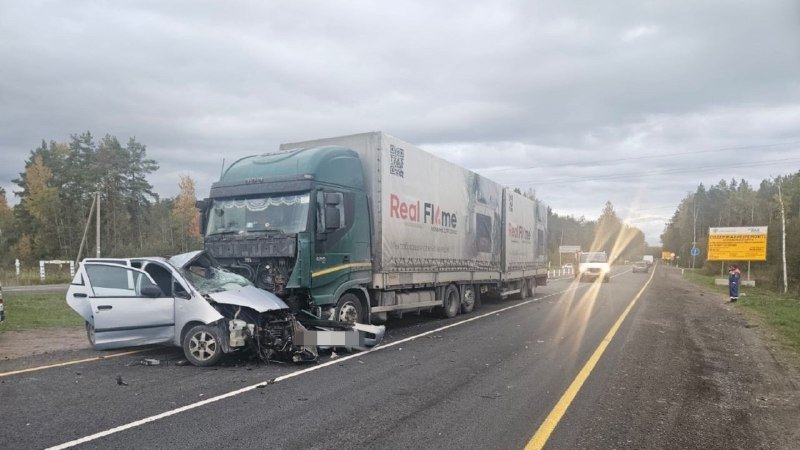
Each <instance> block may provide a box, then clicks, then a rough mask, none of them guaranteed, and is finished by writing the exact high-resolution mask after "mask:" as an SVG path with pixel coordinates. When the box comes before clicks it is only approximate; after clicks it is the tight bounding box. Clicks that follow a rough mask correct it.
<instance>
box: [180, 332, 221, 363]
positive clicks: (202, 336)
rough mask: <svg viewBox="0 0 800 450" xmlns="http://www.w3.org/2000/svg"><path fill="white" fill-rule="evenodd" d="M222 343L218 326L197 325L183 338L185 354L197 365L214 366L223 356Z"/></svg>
mask: <svg viewBox="0 0 800 450" xmlns="http://www.w3.org/2000/svg"><path fill="white" fill-rule="evenodd" d="M221 344H222V342H221V341H220V338H219V334H218V332H217V329H216V328H214V327H210V326H208V325H195V326H194V327H192V328H191V329H190V330H189V332H188V333H186V336H185V337H184V338H183V354H184V356H186V359H188V360H189V362H190V363H192V364H194V365H195V366H200V367H207V366H213V365H214V364H216V363H217V362H219V360H220V358H222V345H221Z"/></svg>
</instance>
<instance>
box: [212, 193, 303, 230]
mask: <svg viewBox="0 0 800 450" xmlns="http://www.w3.org/2000/svg"><path fill="white" fill-rule="evenodd" d="M308 203H309V194H308V193H305V194H299V195H274V196H266V197H252V198H242V199H227V200H215V201H214V203H213V204H212V206H211V211H210V213H209V216H208V227H207V228H206V235H214V234H229V233H237V234H244V233H249V232H257V231H268V230H276V231H281V232H283V233H287V234H293V233H298V232H301V231H305V229H306V226H307V223H308Z"/></svg>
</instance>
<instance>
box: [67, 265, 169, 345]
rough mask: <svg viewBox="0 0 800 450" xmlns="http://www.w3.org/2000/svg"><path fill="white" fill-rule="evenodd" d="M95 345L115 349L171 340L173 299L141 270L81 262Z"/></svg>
mask: <svg viewBox="0 0 800 450" xmlns="http://www.w3.org/2000/svg"><path fill="white" fill-rule="evenodd" d="M82 270H83V272H84V274H85V275H86V277H85V281H86V284H87V286H88V289H87V290H86V293H87V295H88V301H89V305H90V310H91V314H92V321H90V324H92V325H93V326H94V333H95V347H96V348H115V347H127V346H134V345H146V344H158V343H166V342H170V341H172V339H173V337H174V335H175V299H174V298H173V297H172V296H170V295H167V294H165V293H163V292H162V291H161V289H160V288H159V287H158V285H157V284H156V283H155V282H154V281H153V279H152V278H151V277H150V276H149V275H148V274H147V273H146V272H145V271H143V270H139V269H135V268H132V267H124V266H119V265H115V264H104V263H84V264H83V267H82Z"/></svg>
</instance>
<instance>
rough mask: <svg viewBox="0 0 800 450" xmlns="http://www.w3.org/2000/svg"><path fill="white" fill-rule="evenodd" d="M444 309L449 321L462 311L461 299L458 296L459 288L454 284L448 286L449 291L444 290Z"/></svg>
mask: <svg viewBox="0 0 800 450" xmlns="http://www.w3.org/2000/svg"><path fill="white" fill-rule="evenodd" d="M442 307H444V316H445V317H446V318H448V319H451V318H453V317H455V316H456V314H458V310H459V309H461V298H460V295H458V288H457V287H456V286H455V285H454V284H451V285H450V286H447V289H445V290H444V302H443V303H442Z"/></svg>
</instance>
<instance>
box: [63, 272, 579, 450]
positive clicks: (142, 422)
mask: <svg viewBox="0 0 800 450" xmlns="http://www.w3.org/2000/svg"><path fill="white" fill-rule="evenodd" d="M588 286H591V284H583V285H578V286H573V287H570V288H569V289H566V290H563V291H559V292H554V293H552V294H548V295H545V296H542V297H537V298H532V299H530V300H524V301H521V302H519V303H515V304H513V305H511V306H507V307H505V308H501V309H498V310H496V311H492V312H488V313H486V314H481V315H480V316H475V317H470V318H469V319H465V320H462V321H459V322H456V323H451V324H450V325H445V326H443V327H439V328H437V329H435V330H430V331H426V332H424V333H420V334H416V335H414V336H410V337H407V338H405V339H401V340H399V341H395V342H390V343H388V344H386V345H381V346H379V347H375V348H372V349H370V350H367V351H364V352H360V353H354V354H352V355H348V356H345V357H343V358H337V359H332V360H330V361H328V362H325V363H322V364H319V365H316V366H313V367H308V368H306V369H303V370H298V371H296V372H292V373H289V374H286V375H281V376H279V377H277V378H274V379H272V380H268V381H262V382H260V383H257V384H254V385H251V386H247V387H243V388H241V389H237V390H235V391H231V392H228V393H225V394H221V395H218V396H216V397H211V398H207V399H205V400H201V401H199V402H195V403H191V404H188V405H186V406H181V407H180V408H176V409H173V410H170V411H165V412H163V413H161V414H156V415H154V416H150V417H145V418H144V419H140V420H137V421H135V422H130V423H127V424H124V425H120V426H118V427H114V428H110V429H108V430H105V431H101V432H99V433H95V434H92V435H89V436H85V437H82V438H80V439H76V440H74V441H69V442H65V443H63V444H60V445H56V446H54V447H50V449H52V450H57V449H64V448H70V447H74V446H76V445H80V444H85V443H87V442H91V441H94V440H97V439H100V438H102V437H106V436H110V435H112V434H115V433H119V432H120V431H125V430H129V429H131V428H136V427H140V426H142V425H145V424H147V423H150V422H155V421H157V420H161V419H164V418H167V417H170V416H174V415H176V414H180V413H182V412H186V411H190V410H192V409H196V408H199V407H201V406H204V405H208V404H209V403H215V402H218V401H220V400H224V399H226V398H231V397H235V396H237V395H239V394H244V393H245V392H249V391H252V390H254V389H258V388H263V387H265V386H268V385H270V384H275V383H279V382H281V381H284V380H288V379H290V378H294V377H297V376H300V375H303V374H306V373H309V372H313V371H315V370H319V369H322V368H323V367H328V366H331V365H334V364H339V363H342V362H344V361H347V360H349V359H353V358H360V357H363V356H364V355H367V354H370V353H374V352H379V351H381V350H383V349H386V348H391V347H394V346H395V345H400V344H403V343H405V342H409V341H413V340H415V339H419V338H421V337H423V336H427V335H429V334H433V333H438V332H440V331H444V330H447V329H449V328H454V327H457V326H459V325H463V324H465V323H469V322H472V321H475V320H478V319H483V318H485V317H489V316H493V315H495V314H498V313H501V312H503V311H508V310H510V309H514V308H519V307H520V306H523V305H527V304H529V303H532V302H537V301H539V300H543V299H545V298H549V297H553V296H556V295H561V294H563V293H565V292H569V291H573V290H576V289H579V288H581V287H588Z"/></svg>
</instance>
